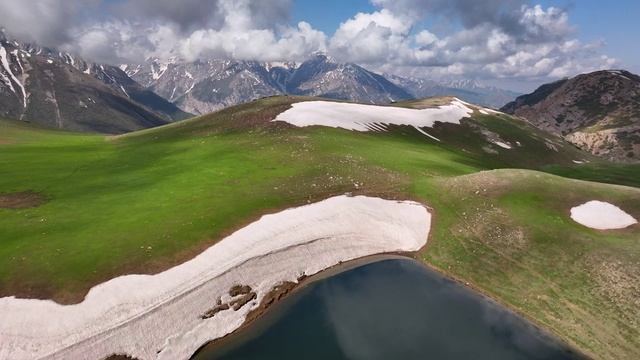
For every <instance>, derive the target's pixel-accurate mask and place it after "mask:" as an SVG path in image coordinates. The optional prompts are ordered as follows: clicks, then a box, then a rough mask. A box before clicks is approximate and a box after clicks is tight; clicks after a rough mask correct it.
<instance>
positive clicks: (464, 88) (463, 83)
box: [385, 74, 521, 109]
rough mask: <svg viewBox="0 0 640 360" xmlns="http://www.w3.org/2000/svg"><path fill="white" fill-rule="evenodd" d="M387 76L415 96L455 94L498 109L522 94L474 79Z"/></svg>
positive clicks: (466, 99)
mask: <svg viewBox="0 0 640 360" xmlns="http://www.w3.org/2000/svg"><path fill="white" fill-rule="evenodd" d="M385 76H386V77H387V78H388V79H389V80H390V81H391V82H393V83H394V84H396V85H398V86H400V87H402V88H403V89H405V90H406V91H407V92H409V93H410V94H411V95H412V96H413V97H415V98H424V97H430V96H455V97H458V98H460V99H462V100H464V101H468V102H470V103H474V104H478V105H484V106H488V107H492V108H495V109H498V108H500V107H501V106H503V105H504V104H506V103H508V102H509V101H512V100H513V99H514V98H516V97H517V96H519V95H521V94H519V93H517V92H514V91H509V90H504V89H500V88H497V87H494V86H483V85H481V84H480V83H478V82H477V81H475V80H473V79H460V80H449V81H446V80H444V81H433V80H428V79H421V78H416V77H402V76H397V75H393V74H385Z"/></svg>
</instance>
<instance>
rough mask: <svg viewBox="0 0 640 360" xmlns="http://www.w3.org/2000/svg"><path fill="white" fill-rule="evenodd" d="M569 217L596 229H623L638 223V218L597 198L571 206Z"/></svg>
mask: <svg viewBox="0 0 640 360" xmlns="http://www.w3.org/2000/svg"><path fill="white" fill-rule="evenodd" d="M571 218H572V219H573V220H574V221H575V222H577V223H579V224H581V225H584V226H586V227H589V228H592V229H598V230H612V229H624V228H626V227H628V226H631V225H633V224H637V223H638V220H636V219H634V218H633V216H631V215H629V214H627V213H626V212H624V211H623V210H622V209H620V208H619V207H617V206H615V205H613V204H610V203H607V202H603V201H597V200H592V201H589V202H586V203H584V204H582V205H580V206H576V207H573V208H571Z"/></svg>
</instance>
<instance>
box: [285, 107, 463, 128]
mask: <svg viewBox="0 0 640 360" xmlns="http://www.w3.org/2000/svg"><path fill="white" fill-rule="evenodd" d="M472 113H473V109H471V108H470V107H468V106H467V104H466V103H464V102H463V101H460V100H458V99H454V100H452V101H451V103H449V104H447V105H442V106H439V107H436V108H428V109H408V108H402V107H394V106H379V105H363V104H352V103H340V102H331V101H303V102H299V103H295V104H293V105H291V109H288V110H286V111H284V112H282V113H280V114H279V115H278V116H277V117H276V118H275V119H274V120H273V121H284V122H287V123H289V124H292V125H295V126H298V127H305V126H313V125H320V126H329V127H334V128H342V129H347V130H356V131H384V130H385V128H384V125H388V124H393V125H409V126H414V127H417V128H422V127H433V125H434V124H435V123H436V122H443V123H453V124H459V123H460V120H461V119H462V118H465V117H468V116H469V115H471V114H472Z"/></svg>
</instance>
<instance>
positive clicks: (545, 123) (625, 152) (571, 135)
mask: <svg viewBox="0 0 640 360" xmlns="http://www.w3.org/2000/svg"><path fill="white" fill-rule="evenodd" d="M502 111H504V112H507V113H510V114H515V115H517V116H520V117H523V118H525V119H527V120H528V121H529V122H531V123H532V124H534V125H535V126H537V127H539V128H541V129H543V130H546V131H549V132H552V133H555V134H558V135H561V136H563V137H564V138H565V139H566V140H568V141H569V142H571V143H573V144H575V145H576V146H578V147H580V148H582V149H584V150H587V151H589V152H591V153H593V154H595V155H599V156H601V157H605V158H608V159H611V160H616V161H621V160H627V161H629V160H630V161H637V160H640V76H638V75H635V74H632V73H630V72H628V71H625V70H602V71H596V72H592V73H589V74H582V75H578V76H575V77H573V78H571V79H563V80H559V81H556V82H553V83H549V84H545V85H542V86H540V87H539V88H538V89H537V90H535V91H534V92H533V93H531V94H527V95H522V96H520V97H518V98H517V99H516V100H515V101H513V102H510V103H509V104H507V105H505V106H504V107H503V108H502Z"/></svg>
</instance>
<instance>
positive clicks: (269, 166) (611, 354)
mask: <svg viewBox="0 0 640 360" xmlns="http://www.w3.org/2000/svg"><path fill="white" fill-rule="evenodd" d="M301 100H304V99H303V98H292V97H275V98H268V99H263V100H260V101H257V102H253V103H250V104H246V105H241V106H237V107H233V108H229V109H226V110H223V111H220V112H217V113H213V114H210V115H206V116H202V117H198V118H194V119H191V120H186V121H183V122H180V123H175V124H171V125H168V126H164V127H160V128H155V129H151V130H145V131H140V132H136V133H132V134H129V135H123V136H117V137H104V136H97V135H77V134H73V133H65V132H55V131H48V130H40V129H36V128H32V127H25V126H24V125H22V124H19V123H17V122H11V121H3V122H0V174H2V176H0V196H11V194H14V196H15V194H16V193H32V194H39V195H40V196H41V197H42V199H45V201H43V202H42V203H40V204H39V205H38V206H36V207H23V208H18V209H16V208H11V209H8V208H0V296H6V295H18V296H23V297H25V296H28V297H39V298H54V299H55V300H57V301H60V302H76V301H80V300H81V299H82V297H83V295H84V294H85V293H86V291H87V290H88V289H89V288H90V287H91V286H93V285H95V284H97V283H100V282H102V281H105V280H107V279H109V278H111V277H113V276H116V275H121V274H126V273H132V272H136V273H139V272H156V271H159V270H162V269H166V268H168V267H170V266H173V265H175V264H178V263H181V262H183V261H185V260H186V259H188V258H190V257H192V256H193V255H195V254H197V253H199V252H200V251H202V250H203V249H204V248H206V247H208V246H210V245H211V244H213V243H215V242H216V241H217V240H219V239H221V238H223V237H224V235H225V234H228V233H229V232H231V231H233V230H234V229H237V228H239V227H241V226H243V225H244V224H246V223H247V222H249V221H252V220H255V219H256V218H257V217H259V216H260V215H261V214H264V213H266V212H272V211H276V210H278V209H282V208H286V207H290V206H293V205H299V204H304V203H307V202H311V201H315V200H319V199H323V198H327V197H329V196H331V195H336V194H343V193H345V192H350V193H353V194H367V195H374V196H381V197H385V198H402V199H407V198H411V199H415V200H417V201H420V202H423V203H425V204H427V205H429V206H430V207H432V208H433V209H434V213H435V219H434V224H433V229H432V235H431V238H430V240H429V245H428V246H427V247H426V248H425V249H424V251H423V252H422V253H421V254H420V257H421V258H422V259H423V260H424V261H425V262H426V263H428V264H430V265H432V266H434V267H436V268H438V269H440V270H442V271H444V272H447V273H448V274H451V275H452V276H455V277H458V278H459V279H461V280H463V281H466V282H469V283H470V284H471V285H472V286H474V287H476V288H478V289H480V290H482V291H484V292H486V293H488V294H490V295H491V296H493V297H495V298H496V299H498V300H499V301H501V302H503V303H505V304H508V305H510V306H511V307H513V308H514V309H516V310H518V311H520V312H522V313H523V314H525V315H526V316H529V317H530V318H532V319H534V320H536V321H537V322H539V323H541V324H544V325H545V326H546V327H547V328H549V329H551V330H552V331H554V332H555V333H557V334H558V335H560V336H561V337H562V338H564V339H566V340H567V341H569V342H570V343H572V344H575V345H576V346H578V347H579V348H580V349H582V350H584V351H586V352H588V353H590V354H593V355H595V356H597V357H599V358H608V359H619V358H637V357H638V356H639V355H640V324H639V323H638V319H640V306H638V303H637V299H638V293H639V291H640V272H639V269H640V266H638V263H639V262H640V241H639V239H640V226H638V225H634V226H632V227H629V228H627V229H625V230H618V231H608V232H601V231H595V230H591V229H588V228H585V227H582V226H580V225H578V224H576V223H574V222H573V221H572V220H571V219H570V218H569V209H570V208H571V207H572V206H575V205H578V204H580V203H583V202H586V201H588V200H593V199H597V200H603V201H610V202H612V203H614V204H616V205H618V206H620V207H621V208H623V209H624V210H625V211H627V212H628V213H630V214H631V215H632V216H634V217H635V218H640V190H638V189H635V188H631V187H621V186H614V185H607V184H599V183H593V182H585V181H578V180H571V179H567V177H572V178H577V179H580V178H585V179H588V180H597V181H605V182H610V183H620V184H626V185H631V186H636V187H638V186H640V177H639V176H638V171H639V170H638V168H637V167H623V166H619V165H611V164H610V163H607V162H604V161H599V160H596V159H594V158H593V157H592V156H591V155H588V154H586V153H583V152H581V151H579V150H578V149H576V148H575V147H573V146H572V145H570V144H568V143H566V142H564V141H563V140H562V139H560V138H559V137H554V136H550V135H547V134H545V133H543V132H541V131H539V130H536V129H534V128H532V127H531V126H530V125H527V124H526V123H524V122H521V121H519V120H516V119H513V118H510V117H508V116H505V115H482V114H481V113H479V112H478V111H476V112H475V113H474V114H473V117H472V119H468V120H463V123H462V125H453V124H444V125H442V124H441V125H436V127H435V128H434V129H427V130H428V131H429V133H430V134H432V135H434V136H436V137H438V138H439V139H441V140H442V142H436V141H433V140H431V139H429V138H428V137H426V136H424V135H422V134H420V133H419V132H418V131H416V130H415V129H412V128H408V127H395V128H393V129H392V131H389V132H384V133H375V132H370V133H359V132H351V131H346V130H341V129H333V128H324V127H308V128H294V127H292V126H290V125H288V124H285V123H279V122H270V120H271V119H273V118H274V117H275V116H276V115H277V114H278V113H280V112H282V111H284V110H285V109H287V108H288V107H289V106H290V104H291V102H295V101H301ZM442 101H444V100H442V99H440V100H438V99H436V100H429V101H413V102H409V103H404V104H398V106H414V107H424V106H432V105H435V104H437V103H438V102H442ZM487 138H494V139H497V138H499V139H500V140H501V141H505V142H509V143H511V144H513V148H512V149H503V148H501V147H499V146H496V145H493V144H492V143H491V142H489V141H487V140H486V139H487ZM517 143H519V144H520V145H519V146H518V145H516V144H517ZM572 160H589V161H591V162H590V163H589V164H585V165H576V164H574V163H573V162H572ZM512 168H521V169H530V170H550V171H552V172H553V173H556V174H561V175H563V176H565V177H558V176H554V175H549V174H547V173H544V172H538V171H530V170H510V169H512ZM492 169H503V170H498V171H495V170H494V171H487V170H492ZM585 169H586V170H585Z"/></svg>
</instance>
